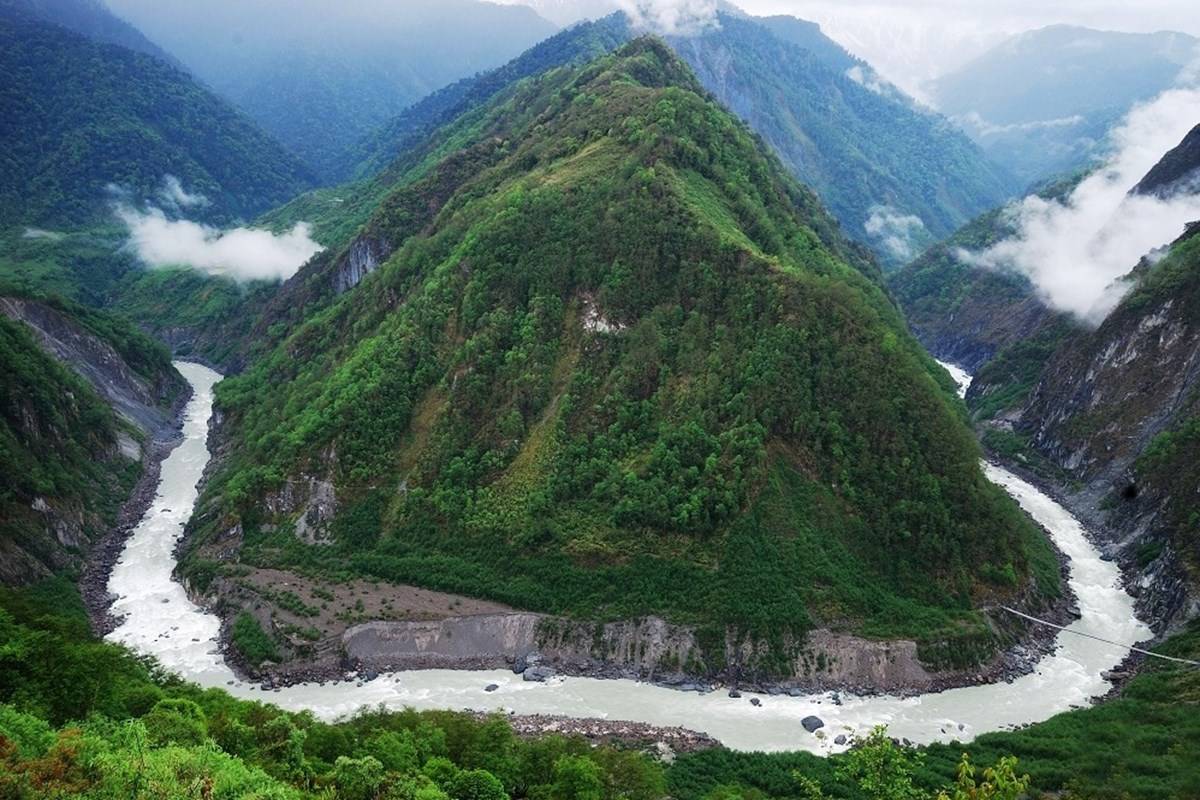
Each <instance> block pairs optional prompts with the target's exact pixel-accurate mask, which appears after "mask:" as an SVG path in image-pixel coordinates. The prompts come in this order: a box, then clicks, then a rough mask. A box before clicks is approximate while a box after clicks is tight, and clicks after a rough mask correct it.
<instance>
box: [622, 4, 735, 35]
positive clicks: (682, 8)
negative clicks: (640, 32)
mask: <svg viewBox="0 0 1200 800" xmlns="http://www.w3.org/2000/svg"><path fill="white" fill-rule="evenodd" d="M616 2H617V5H618V6H619V7H620V9H621V10H622V11H624V12H625V13H626V14H628V15H629V19H630V20H632V22H633V26H634V27H635V28H641V29H644V30H648V31H652V32H654V33H657V34H660V35H662V36H699V35H700V34H702V33H704V32H705V31H709V30H712V29H713V28H717V27H720V22H719V21H718V20H717V0H616Z"/></svg>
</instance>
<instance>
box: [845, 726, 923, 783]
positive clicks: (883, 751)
mask: <svg viewBox="0 0 1200 800" xmlns="http://www.w3.org/2000/svg"><path fill="white" fill-rule="evenodd" d="M920 766H921V757H920V756H919V755H917V754H916V753H914V752H913V751H911V750H908V749H906V748H903V747H901V746H900V745H898V744H896V743H895V742H893V741H892V740H891V739H890V738H888V735H887V727H886V726H883V725H879V726H876V727H875V729H874V730H872V731H871V733H870V735H869V736H867V738H866V739H863V740H862V741H860V742H858V743H857V744H856V746H855V747H854V748H852V749H851V750H850V751H849V752H848V753H847V755H846V763H845V764H843V765H842V766H841V767H840V768H839V769H838V771H837V774H838V777H839V778H842V779H843V780H850V781H854V782H855V783H857V784H858V787H859V788H860V789H861V790H862V792H863V794H865V795H866V796H867V797H868V798H869V799H870V800H923V799H924V798H925V797H926V794H925V792H923V791H921V790H920V789H919V788H917V786H916V785H915V784H914V783H913V775H914V774H915V772H916V770H917V769H918V768H919V767H920Z"/></svg>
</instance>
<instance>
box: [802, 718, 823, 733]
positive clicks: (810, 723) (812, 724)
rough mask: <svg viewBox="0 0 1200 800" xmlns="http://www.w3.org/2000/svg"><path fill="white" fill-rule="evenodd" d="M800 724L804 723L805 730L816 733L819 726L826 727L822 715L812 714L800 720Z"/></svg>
mask: <svg viewBox="0 0 1200 800" xmlns="http://www.w3.org/2000/svg"><path fill="white" fill-rule="evenodd" d="M800 724H801V725H803V726H804V730H806V731H808V732H809V733H816V731H817V729H818V728H824V727H825V721H824V720H822V719H821V718H820V717H814V716H812V715H809V716H807V717H805V718H804V719H802V720H800Z"/></svg>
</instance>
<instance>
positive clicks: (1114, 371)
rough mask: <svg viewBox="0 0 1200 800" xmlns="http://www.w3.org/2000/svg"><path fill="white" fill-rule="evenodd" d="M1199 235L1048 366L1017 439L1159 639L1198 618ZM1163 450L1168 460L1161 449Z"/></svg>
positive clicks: (1021, 416)
mask: <svg viewBox="0 0 1200 800" xmlns="http://www.w3.org/2000/svg"><path fill="white" fill-rule="evenodd" d="M1197 234H1200V226H1198V227H1193V228H1192V229H1191V230H1190V231H1189V233H1188V234H1186V235H1185V236H1184V237H1182V238H1181V239H1180V240H1178V241H1177V242H1176V243H1175V245H1174V246H1173V248H1172V250H1171V253H1170V255H1168V256H1167V257H1166V258H1165V259H1163V261H1162V262H1161V263H1154V264H1152V263H1150V262H1144V263H1143V264H1142V265H1141V266H1140V267H1139V268H1138V270H1136V271H1135V273H1134V275H1133V278H1134V281H1135V284H1136V285H1135V287H1134V289H1133V290H1131V292H1130V294H1129V295H1128V296H1127V297H1126V299H1125V300H1124V301H1123V302H1122V303H1121V304H1120V305H1119V306H1118V307H1117V309H1116V310H1115V311H1114V312H1113V313H1112V314H1111V315H1110V316H1109V317H1108V319H1106V320H1105V321H1104V323H1103V324H1102V325H1101V326H1100V327H1099V328H1098V329H1097V330H1095V331H1094V332H1089V333H1086V334H1081V335H1077V336H1074V337H1071V338H1070V339H1069V340H1068V341H1067V342H1066V343H1065V344H1064V345H1063V346H1062V347H1061V348H1060V349H1059V350H1058V351H1057V352H1056V353H1055V354H1054V356H1053V358H1052V359H1051V360H1050V361H1049V363H1048V364H1047V365H1046V368H1045V370H1044V371H1043V373H1042V377H1041V379H1040V381H1039V382H1038V384H1037V385H1036V387H1035V388H1034V390H1033V391H1032V392H1031V394H1030V397H1029V400H1028V402H1027V403H1026V404H1025V406H1024V407H1023V408H1022V409H1021V410H1020V412H1019V413H1018V414H1017V415H1015V418H1014V425H1015V427H1016V430H1017V431H1018V432H1019V433H1021V434H1023V435H1024V436H1026V437H1028V440H1029V441H1030V443H1031V445H1032V446H1033V447H1034V448H1035V449H1036V450H1037V451H1038V453H1039V454H1040V455H1041V456H1042V457H1044V458H1046V459H1047V460H1048V461H1049V462H1050V463H1051V464H1053V465H1054V466H1055V467H1056V468H1058V469H1060V470H1061V471H1062V473H1063V474H1064V475H1065V476H1066V477H1067V478H1068V479H1069V480H1070V481H1071V482H1072V483H1073V484H1074V487H1075V488H1074V489H1073V490H1072V491H1069V492H1068V493H1067V494H1068V497H1067V498H1066V500H1067V502H1068V504H1069V505H1070V506H1071V507H1072V508H1073V510H1075V511H1076V512H1077V513H1078V514H1080V516H1082V517H1083V518H1084V519H1086V520H1088V521H1090V522H1092V523H1093V524H1094V525H1095V527H1097V528H1098V529H1100V530H1101V531H1103V532H1104V535H1105V536H1106V538H1107V540H1108V542H1109V548H1110V550H1111V552H1112V553H1113V555H1114V556H1115V557H1117V558H1119V559H1120V560H1121V562H1122V564H1123V566H1124V567H1125V568H1126V572H1127V574H1129V575H1131V577H1132V581H1131V584H1132V586H1131V588H1132V589H1133V590H1134V591H1136V592H1138V594H1139V598H1138V601H1139V607H1140V610H1141V612H1142V614H1143V616H1144V617H1145V618H1146V619H1148V620H1150V621H1151V622H1152V624H1153V625H1154V626H1155V627H1156V629H1157V630H1159V631H1160V632H1164V631H1169V630H1171V629H1173V628H1174V627H1175V626H1177V625H1179V624H1180V623H1181V622H1183V621H1184V620H1186V619H1188V618H1191V617H1194V616H1196V615H1197V614H1200V572H1198V571H1197V569H1196V567H1195V566H1189V564H1191V565H1194V564H1196V563H1197V559H1196V547H1197V544H1198V543H1197V542H1196V541H1195V537H1194V534H1192V533H1191V532H1188V531H1187V530H1186V529H1187V528H1188V526H1189V525H1190V523H1188V522H1187V520H1188V518H1189V516H1190V514H1191V512H1192V511H1193V510H1194V508H1195V498H1196V494H1197V492H1198V491H1200V485H1198V484H1197V481H1198V480H1200V478H1198V476H1197V475H1196V473H1195V472H1194V471H1193V470H1192V469H1191V465H1190V463H1189V462H1190V461H1191V458H1190V456H1189V455H1188V452H1189V448H1191V447H1193V444H1192V439H1191V437H1190V435H1189V434H1187V433H1186V430H1187V429H1188V427H1189V425H1191V424H1193V421H1194V420H1196V419H1198V418H1200V318H1198V317H1197V314H1196V309H1197V307H1198V305H1197V304H1198V303H1200V236H1198V235H1197ZM1179 431H1184V433H1182V435H1180V437H1179V441H1180V442H1181V443H1180V445H1179V446H1178V447H1175V448H1173V452H1169V455H1170V457H1169V458H1168V459H1167V460H1165V461H1163V462H1161V463H1160V464H1158V465H1157V466H1155V465H1154V464H1148V463H1146V462H1145V457H1146V455H1147V454H1148V453H1150V452H1151V450H1152V445H1153V443H1154V442H1156V440H1157V439H1158V437H1160V436H1168V435H1172V434H1174V433H1176V432H1179ZM1168 450H1169V451H1170V450H1172V449H1171V448H1168Z"/></svg>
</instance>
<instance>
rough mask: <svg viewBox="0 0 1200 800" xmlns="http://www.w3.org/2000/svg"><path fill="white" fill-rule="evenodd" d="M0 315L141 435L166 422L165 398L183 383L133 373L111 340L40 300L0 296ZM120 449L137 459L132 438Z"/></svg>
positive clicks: (167, 376)
mask: <svg viewBox="0 0 1200 800" xmlns="http://www.w3.org/2000/svg"><path fill="white" fill-rule="evenodd" d="M0 314H3V315H4V316H6V317H8V318H9V319H13V320H19V321H21V322H23V323H25V325H27V326H28V328H29V329H30V330H31V331H32V332H33V334H34V336H35V337H36V338H37V340H38V343H39V344H40V345H41V347H42V349H44V350H45V351H46V352H48V353H50V354H51V355H52V356H54V357H55V358H56V359H58V360H59V361H61V362H63V363H64V364H66V365H68V366H69V367H71V369H73V370H74V371H75V372H77V373H78V374H79V375H80V376H82V377H83V378H85V379H86V380H87V381H88V383H90V384H91V385H92V388H94V389H95V390H96V393H97V394H98V395H100V396H101V397H102V398H104V399H105V400H106V401H107V402H108V404H109V405H110V406H112V408H113V410H114V411H116V412H117V414H119V415H120V416H121V417H122V418H123V419H125V420H126V421H127V422H130V423H131V424H133V425H134V426H136V427H137V428H138V429H139V430H140V431H141V432H142V433H143V434H152V433H154V432H156V431H159V430H163V429H165V428H167V427H168V426H169V425H170V422H171V419H170V410H169V408H167V405H166V401H167V398H168V397H172V396H176V395H178V394H179V392H180V391H182V388H183V381H182V379H180V378H179V376H178V375H175V374H171V375H163V376H159V378H158V380H156V381H151V380H148V379H146V378H145V377H143V376H141V375H138V374H137V373H136V372H134V370H133V369H132V368H131V367H130V366H129V364H127V363H126V362H125V359H124V358H123V357H122V356H121V354H120V353H118V352H117V350H116V349H115V348H114V347H113V346H112V344H111V343H109V342H108V341H106V340H105V339H103V338H101V337H100V336H98V335H96V334H95V333H94V332H92V331H90V330H88V329H87V328H86V327H84V326H83V325H81V324H80V323H79V322H78V321H76V320H75V319H73V318H72V317H71V316H69V315H68V314H66V313H64V312H62V311H59V310H58V309H56V308H53V307H51V306H49V305H47V304H45V303H41V302H38V301H36V300H30V299H26V298H20V297H0ZM172 372H173V371H172ZM122 447H123V449H124V450H125V451H126V453H127V454H129V455H133V454H134V453H135V452H136V453H137V457H139V458H140V450H137V451H134V450H131V449H130V448H134V447H136V445H135V444H134V443H133V442H132V441H129V442H124V443H122Z"/></svg>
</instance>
